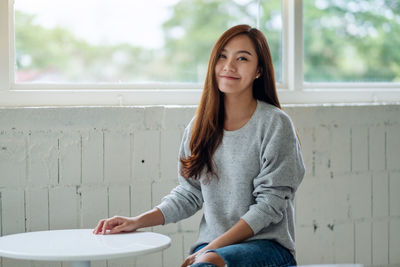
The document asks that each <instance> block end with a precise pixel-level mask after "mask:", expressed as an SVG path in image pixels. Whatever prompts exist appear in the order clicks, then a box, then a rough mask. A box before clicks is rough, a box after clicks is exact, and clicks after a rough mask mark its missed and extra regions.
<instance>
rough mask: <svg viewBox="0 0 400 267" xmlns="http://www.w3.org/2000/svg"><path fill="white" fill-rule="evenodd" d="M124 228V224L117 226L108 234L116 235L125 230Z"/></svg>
mask: <svg viewBox="0 0 400 267" xmlns="http://www.w3.org/2000/svg"><path fill="white" fill-rule="evenodd" d="M125 227H126V223H123V224H121V225H118V226H116V227H114V228H113V229H111V231H110V234H117V233H119V232H122V231H124V230H125Z"/></svg>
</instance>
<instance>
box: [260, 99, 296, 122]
mask: <svg viewBox="0 0 400 267" xmlns="http://www.w3.org/2000/svg"><path fill="white" fill-rule="evenodd" d="M258 103H259V104H260V117H259V118H260V121H262V122H265V123H268V124H271V123H274V124H275V123H283V124H288V123H289V124H292V121H291V118H290V117H289V115H288V114H287V113H286V112H285V111H283V110H282V109H280V108H278V107H276V106H274V105H272V104H269V103H267V102H264V101H261V100H259V101H258Z"/></svg>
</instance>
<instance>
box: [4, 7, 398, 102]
mask: <svg viewBox="0 0 400 267" xmlns="http://www.w3.org/2000/svg"><path fill="white" fill-rule="evenodd" d="M259 1H261V0H259ZM13 6H14V0H5V1H0V58H1V59H2V60H0V106H55V105H56V106H57V105H59V106H82V105H85V106H88V105H89V106H110V105H111V106H126V105H197V104H198V102H199V100H200V97H201V92H202V84H201V83H196V84H194V83H142V84H139V83H138V84H136V83H135V84H133V83H130V84H108V83H107V84H101V83H100V84H51V83H49V84H15V82H14V71H13V69H14V62H15V61H14V49H13V48H14V38H13V37H14V36H13V35H14V23H13V22H14V11H13ZM282 20H283V21H282V82H280V83H277V89H278V95H279V98H280V101H281V103H282V104H329V103H332V104H334V103H360V102H361V103H384V102H391V103H393V102H397V103H398V102H400V83H392V82H390V83H389V82H388V83H344V82H342V83H307V82H304V79H303V77H304V74H303V60H304V50H303V0H282Z"/></svg>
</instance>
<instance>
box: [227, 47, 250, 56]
mask: <svg viewBox="0 0 400 267" xmlns="http://www.w3.org/2000/svg"><path fill="white" fill-rule="evenodd" d="M222 52H227V51H226V49H225V48H224V49H222ZM242 53H244V54H248V55H250V56H252V54H251V53H250V52H249V51H247V50H239V51H236V52H235V54H242Z"/></svg>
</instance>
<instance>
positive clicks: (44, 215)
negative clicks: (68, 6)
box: [0, 105, 400, 267]
mask: <svg viewBox="0 0 400 267" xmlns="http://www.w3.org/2000/svg"><path fill="white" fill-rule="evenodd" d="M284 110H285V111H286V112H287V113H288V114H289V115H290V116H291V118H292V120H293V122H294V124H295V127H296V128H297V129H298V135H299V138H300V140H301V144H302V150H303V156H304V161H305V164H306V176H305V178H304V181H303V183H302V184H301V186H300V188H299V190H298V192H297V195H296V242H297V260H298V262H299V263H300V264H317V263H326V264H328V263H352V262H354V263H363V264H365V265H366V266H400V257H399V255H400V253H399V252H400V250H399V248H400V230H399V229H400V194H398V192H399V190H400V106H399V105H388V106H386V105H380V106H377V105H372V106H368V105H361V106H287V107H284ZM194 112H195V107H177V106H175V107H162V106H157V107H98V108H35V109H29V108H0V234H1V235H8V234H13V233H19V232H25V231H38V230H47V229H66V228H93V227H94V226H95V225H96V224H97V222H98V221H99V220H100V219H102V218H104V217H109V216H113V215H117V214H118V215H123V216H135V215H138V214H140V213H141V212H144V211H146V210H149V209H151V208H152V207H154V206H155V205H157V204H158V203H159V202H160V200H161V199H162V197H163V196H164V195H165V194H167V193H169V192H170V190H171V189H172V188H173V187H174V186H176V184H177V177H176V176H177V169H176V168H177V160H178V149H179V145H180V142H181V137H182V133H183V130H184V128H185V126H186V125H187V123H188V122H189V121H190V119H191V118H192V116H193V115H194ZM37 118H41V119H40V120H39V121H38V123H32V121H35V119H37ZM201 216H202V211H200V212H198V213H197V214H195V215H194V216H192V217H191V218H188V219H185V220H183V221H181V222H178V223H176V224H170V225H166V226H157V227H151V228H146V229H144V230H147V231H155V232H159V233H163V234H166V235H168V236H170V237H171V239H172V245H171V247H170V248H168V249H167V250H165V251H162V252H158V253H154V254H150V255H144V256H140V257H137V258H132V257H130V258H123V259H117V260H109V261H94V262H93V263H92V266H97V267H117V266H152V267H154V266H163V267H169V266H179V265H180V264H181V262H182V261H183V259H184V258H185V257H186V256H187V255H188V251H189V248H190V246H191V245H192V244H193V242H194V241H195V240H196V238H197V231H198V225H199V223H200V219H201ZM66 265H67V264H66V263H60V262H49V263H46V262H33V261H17V260H11V259H5V258H2V259H0V267H13V266H29V267H33V266H60V267H61V266H66Z"/></svg>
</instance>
